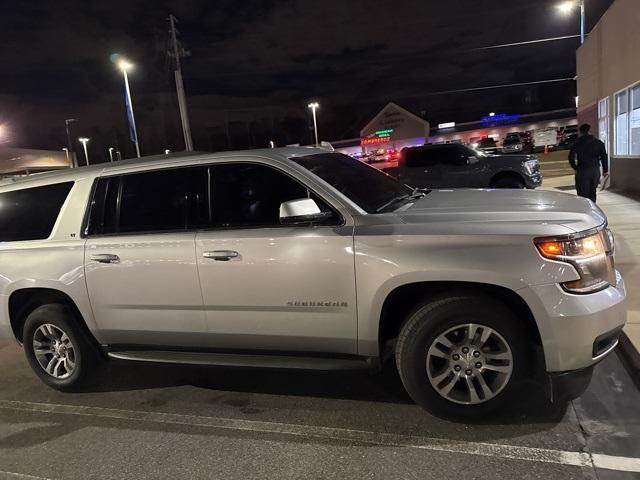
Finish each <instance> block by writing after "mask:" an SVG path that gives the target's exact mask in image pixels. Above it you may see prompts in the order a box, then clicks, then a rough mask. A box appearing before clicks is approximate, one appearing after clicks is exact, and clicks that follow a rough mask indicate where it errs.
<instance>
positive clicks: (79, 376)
mask: <svg viewBox="0 0 640 480" xmlns="http://www.w3.org/2000/svg"><path fill="white" fill-rule="evenodd" d="M77 322H78V319H77V318H76V316H75V314H74V312H73V311H72V310H71V309H70V308H69V307H67V306H66V305H64V304H59V303H51V304H47V305H42V306H40V307H38V308H36V309H34V310H33V311H32V312H31V313H30V314H29V316H28V317H27V319H26V321H25V324H24V329H23V336H22V344H23V346H24V351H25V354H26V356H27V360H28V361H29V365H31V368H32V369H33V371H34V372H35V373H36V375H38V377H40V380H42V381H43V382H44V383H45V384H47V385H49V386H50V387H53V388H55V389H56V390H61V391H73V390H75V389H76V388H78V387H80V386H81V385H82V384H83V382H84V381H85V380H86V379H87V377H88V374H89V372H90V371H91V370H92V369H93V368H94V367H95V366H96V365H97V363H98V362H99V355H98V352H97V350H96V348H95V347H94V345H93V344H92V342H91V340H90V339H88V338H87V335H86V334H85V333H84V332H83V331H82V330H81V329H80V328H79V327H78V324H77ZM43 325H53V326H54V327H56V328H57V329H59V331H62V332H63V333H65V334H66V335H67V337H68V339H69V341H70V344H71V346H72V349H71V350H72V353H69V352H68V350H66V349H65V352H64V355H67V354H68V355H69V357H71V355H73V364H74V366H73V369H72V371H71V372H70V375H69V376H67V377H66V378H56V377H55V376H53V375H52V374H49V373H47V372H46V371H45V367H44V366H43V365H41V364H40V361H39V358H44V360H43V361H45V362H48V361H50V360H53V357H54V354H53V353H52V354H50V356H49V355H47V356H43V355H40V356H39V357H37V356H36V353H35V351H34V336H35V335H36V332H37V331H38V329H39V328H40V327H42V326H43ZM56 332H57V333H59V332H58V330H56ZM38 335H41V334H38ZM36 338H39V337H36ZM62 369H63V370H64V367H63V368H62Z"/></svg>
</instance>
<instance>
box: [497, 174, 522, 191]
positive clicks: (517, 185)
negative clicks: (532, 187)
mask: <svg viewBox="0 0 640 480" xmlns="http://www.w3.org/2000/svg"><path fill="white" fill-rule="evenodd" d="M491 188H514V189H523V188H524V181H523V180H522V179H521V178H518V177H516V176H507V177H502V178H498V179H496V180H494V181H492V182H491Z"/></svg>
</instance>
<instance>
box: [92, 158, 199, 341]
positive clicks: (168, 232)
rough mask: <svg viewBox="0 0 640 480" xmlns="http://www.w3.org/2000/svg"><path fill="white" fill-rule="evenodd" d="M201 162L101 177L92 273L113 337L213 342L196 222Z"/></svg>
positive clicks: (104, 325) (98, 310) (97, 307)
mask: <svg viewBox="0 0 640 480" xmlns="http://www.w3.org/2000/svg"><path fill="white" fill-rule="evenodd" d="M198 170H199V169H197V168H179V169H169V170H158V171H152V172H142V173H132V174H127V175H122V176H115V177H109V178H102V179H100V180H98V184H97V186H96V189H95V195H94V200H93V204H92V208H91V214H90V220H89V226H88V234H89V238H88V239H87V242H86V247H85V273H86V279H87V287H88V290H89V298H90V300H91V307H92V309H93V312H94V315H95V318H96V323H97V324H98V327H99V328H100V331H101V337H102V338H103V339H104V341H106V342H107V343H109V344H122V345H140V346H143V345H156V346H202V344H203V343H204V342H205V340H206V324H205V319H204V311H203V309H202V296H201V293H200V282H199V279H198V273H197V266H196V257H195V229H193V228H191V226H190V225H189V223H190V222H192V220H193V219H192V218H191V217H190V212H191V210H192V209H191V206H192V203H193V200H194V198H193V190H192V184H193V179H194V177H195V175H194V174H195V173H196V172H197V171H198ZM200 171H201V170H200Z"/></svg>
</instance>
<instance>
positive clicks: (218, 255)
mask: <svg viewBox="0 0 640 480" xmlns="http://www.w3.org/2000/svg"><path fill="white" fill-rule="evenodd" d="M239 255H240V254H239V253H238V252H236V251H235V250H214V251H213V252H204V253H203V254H202V256H203V257H204V258H209V259H211V260H217V261H218V262H226V261H228V260H231V259H232V258H236V257H238V256H239Z"/></svg>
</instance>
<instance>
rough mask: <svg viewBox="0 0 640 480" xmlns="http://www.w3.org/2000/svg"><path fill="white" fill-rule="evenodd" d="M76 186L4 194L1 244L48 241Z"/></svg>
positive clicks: (0, 212) (0, 197) (0, 214)
mask: <svg viewBox="0 0 640 480" xmlns="http://www.w3.org/2000/svg"><path fill="white" fill-rule="evenodd" d="M72 186H73V182H65V183H57V184H54V185H45V186H43V187H34V188H24V189H22V190H13V191H11V192H5V193H0V242H17V241H20V240H42V239H45V238H48V237H49V235H51V230H53V226H54V225H55V223H56V220H57V219H58V214H59V213H60V209H61V208H62V204H63V203H64V201H65V200H66V199H67V196H68V195H69V192H70V191H71V187H72Z"/></svg>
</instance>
